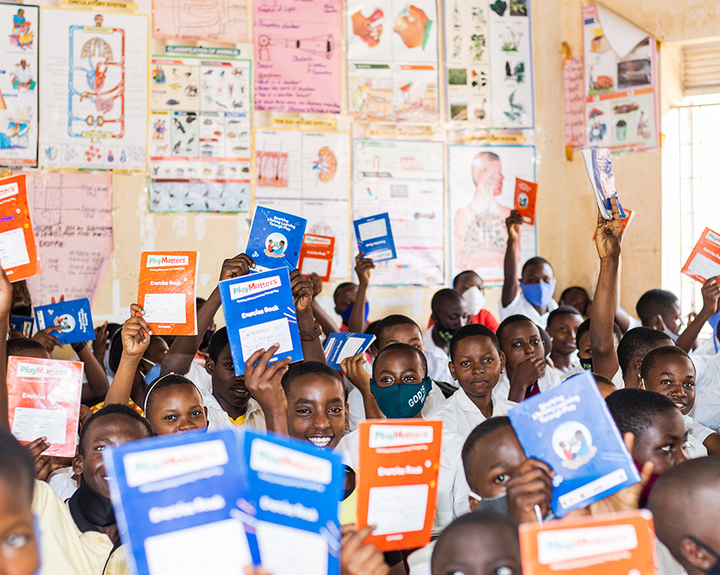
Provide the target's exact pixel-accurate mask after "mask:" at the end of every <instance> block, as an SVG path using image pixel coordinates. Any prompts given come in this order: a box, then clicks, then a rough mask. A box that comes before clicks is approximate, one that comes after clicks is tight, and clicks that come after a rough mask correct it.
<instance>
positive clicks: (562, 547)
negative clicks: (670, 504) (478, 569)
mask: <svg viewBox="0 0 720 575" xmlns="http://www.w3.org/2000/svg"><path fill="white" fill-rule="evenodd" d="M520 554H521V555H522V569H523V574H524V575H562V574H563V573H568V574H569V573H583V575H607V574H608V573H633V574H635V575H655V574H656V573H657V569H656V567H655V530H654V527H653V519H652V513H650V512H649V511H648V510H647V509H641V510H638V511H628V512H624V513H607V514H602V515H594V516H589V517H581V518H578V519H560V520H557V521H551V522H548V523H543V524H542V525H540V524H537V523H523V524H522V525H520Z"/></svg>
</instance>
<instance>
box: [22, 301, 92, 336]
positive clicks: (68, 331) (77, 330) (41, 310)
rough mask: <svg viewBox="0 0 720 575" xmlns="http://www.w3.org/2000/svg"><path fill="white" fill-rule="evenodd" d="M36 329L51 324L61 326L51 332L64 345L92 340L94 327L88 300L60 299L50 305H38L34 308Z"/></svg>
mask: <svg viewBox="0 0 720 575" xmlns="http://www.w3.org/2000/svg"><path fill="white" fill-rule="evenodd" d="M35 317H36V318H37V325H38V331H39V330H42V329H45V328H46V327H50V326H51V325H57V326H61V327H62V329H59V330H57V331H54V332H52V334H53V335H54V336H55V337H56V338H58V339H59V340H60V343H61V344H63V345H65V344H68V343H80V342H81V341H93V340H94V339H95V329H94V328H93V321H92V314H91V312H90V300H88V298H81V299H75V300H71V301H61V302H58V303H53V304H50V305H40V306H37V307H36V308H35Z"/></svg>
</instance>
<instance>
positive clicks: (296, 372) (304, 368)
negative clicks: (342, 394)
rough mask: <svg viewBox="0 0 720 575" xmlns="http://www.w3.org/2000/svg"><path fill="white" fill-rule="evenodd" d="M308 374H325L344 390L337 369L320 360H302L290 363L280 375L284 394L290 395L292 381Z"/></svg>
mask: <svg viewBox="0 0 720 575" xmlns="http://www.w3.org/2000/svg"><path fill="white" fill-rule="evenodd" d="M309 374H317V375H327V376H328V377H331V378H333V379H335V380H337V381H338V383H340V387H342V388H343V391H345V386H344V385H343V380H342V379H341V378H340V376H339V375H338V373H337V371H335V370H334V369H332V368H331V367H329V366H328V365H327V364H325V363H322V362H320V361H303V362H300V363H296V364H293V365H291V366H290V369H288V370H287V371H286V372H285V374H284V375H283V376H282V380H280V385H282V388H283V391H284V392H285V396H286V397H287V396H288V395H290V388H291V387H292V383H293V381H295V380H296V379H297V378H298V377H301V376H303V375H309Z"/></svg>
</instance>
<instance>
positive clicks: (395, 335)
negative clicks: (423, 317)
mask: <svg viewBox="0 0 720 575" xmlns="http://www.w3.org/2000/svg"><path fill="white" fill-rule="evenodd" d="M391 339H396V340H398V341H399V342H401V343H405V342H406V341H408V340H411V339H422V333H421V332H420V328H419V327H417V326H415V325H412V324H409V323H404V324H400V325H393V326H391V327H389V328H387V329H385V330H384V331H383V332H382V334H381V335H380V337H378V340H383V341H388V340H391Z"/></svg>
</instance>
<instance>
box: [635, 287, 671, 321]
mask: <svg viewBox="0 0 720 575" xmlns="http://www.w3.org/2000/svg"><path fill="white" fill-rule="evenodd" d="M677 301H678V298H677V296H676V295H675V294H674V293H673V292H671V291H668V290H664V289H651V290H648V291H646V292H645V293H644V294H642V295H641V296H640V299H639V300H638V302H637V305H636V306H635V311H637V314H638V317H639V318H640V321H641V322H642V324H643V325H645V326H647V325H649V323H650V320H651V319H652V318H654V317H655V316H656V315H663V314H665V312H667V311H669V310H670V308H671V307H672V306H673V304H675V303H677Z"/></svg>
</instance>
